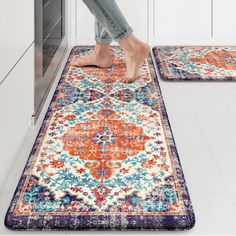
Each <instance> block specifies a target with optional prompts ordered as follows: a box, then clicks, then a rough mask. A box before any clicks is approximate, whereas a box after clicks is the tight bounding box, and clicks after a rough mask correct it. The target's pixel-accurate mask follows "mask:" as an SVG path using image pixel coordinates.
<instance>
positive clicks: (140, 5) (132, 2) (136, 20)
mask: <svg viewBox="0 0 236 236" xmlns="http://www.w3.org/2000/svg"><path fill="white" fill-rule="evenodd" d="M117 4H118V5H119V7H120V8H121V10H122V12H123V14H124V15H125V17H126V18H127V21H128V22H129V24H130V25H131V26H132V28H134V31H135V32H134V33H135V35H137V36H138V37H140V38H142V39H143V40H147V38H148V29H147V26H148V0H138V1H137V0H128V1H127V0H117ZM75 5H76V17H75V18H76V19H75V21H76V32H75V34H76V38H77V41H79V42H86V39H88V42H89V43H91V42H93V41H94V17H93V16H92V14H91V13H90V11H89V10H88V9H87V7H86V5H85V4H84V3H83V1H81V0H76V4H75Z"/></svg>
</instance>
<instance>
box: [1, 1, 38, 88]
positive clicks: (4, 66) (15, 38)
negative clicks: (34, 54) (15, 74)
mask: <svg viewBox="0 0 236 236" xmlns="http://www.w3.org/2000/svg"><path fill="white" fill-rule="evenodd" d="M0 29H1V30H0V52H1V53H0V65H1V69H0V83H1V81H2V80H3V79H4V78H5V77H6V75H7V74H8V73H9V71H10V70H11V69H12V68H13V66H14V65H15V64H16V63H17V61H18V60H19V59H20V58H21V56H22V55H23V54H24V52H25V51H26V50H27V48H29V47H30V45H31V44H32V43H33V41H34V1H33V0H24V1H19V0H0Z"/></svg>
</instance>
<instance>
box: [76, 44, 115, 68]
mask: <svg viewBox="0 0 236 236" xmlns="http://www.w3.org/2000/svg"><path fill="white" fill-rule="evenodd" d="M72 66H77V67H83V66H97V67H100V68H109V67H111V66H112V54H111V51H110V48H109V46H108V45H107V46H104V45H101V44H97V45H96V46H95V49H94V51H93V52H92V53H91V54H90V55H88V56H84V57H82V58H79V59H76V60H74V61H73V62H72Z"/></svg>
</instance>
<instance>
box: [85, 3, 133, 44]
mask: <svg viewBox="0 0 236 236" xmlns="http://www.w3.org/2000/svg"><path fill="white" fill-rule="evenodd" d="M127 1H128V0H127ZM83 2H84V3H85V4H86V5H87V7H88V8H89V10H90V12H91V13H92V14H93V15H94V16H95V40H96V42H98V43H111V42H112V41H113V40H114V41H119V40H121V39H122V38H124V37H127V36H129V35H130V34H132V33H133V29H132V28H131V27H130V26H129V24H128V22H127V21H126V19H125V17H124V15H123V14H122V12H121V10H120V8H119V6H118V5H117V3H116V1H115V0H83Z"/></svg>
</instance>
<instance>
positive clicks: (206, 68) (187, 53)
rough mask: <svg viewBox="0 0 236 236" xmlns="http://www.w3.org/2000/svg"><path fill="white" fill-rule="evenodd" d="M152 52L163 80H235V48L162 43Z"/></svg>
mask: <svg viewBox="0 0 236 236" xmlns="http://www.w3.org/2000/svg"><path fill="white" fill-rule="evenodd" d="M153 53H154V57H155V60H156V65H157V68H158V71H159V73H160V76H161V78H162V79H163V80H172V81H175V80H176V81H177V80H186V81H187V80H189V81H192V80H199V81H213V80H214V81H233V80H236V47H219V46H218V47H206V46H205V47H200V46H196V47H184V46H162V47H155V48H153Z"/></svg>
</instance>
